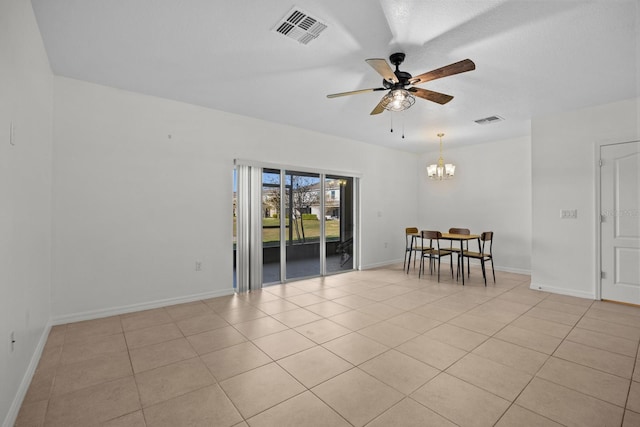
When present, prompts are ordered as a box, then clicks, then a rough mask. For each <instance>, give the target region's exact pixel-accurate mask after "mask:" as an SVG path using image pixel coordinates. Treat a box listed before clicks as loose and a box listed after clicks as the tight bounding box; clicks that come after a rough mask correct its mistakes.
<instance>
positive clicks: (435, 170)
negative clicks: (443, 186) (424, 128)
mask: <svg viewBox="0 0 640 427" xmlns="http://www.w3.org/2000/svg"><path fill="white" fill-rule="evenodd" d="M443 136H444V133H439V134H438V138H440V158H439V159H438V163H436V164H433V165H429V166H427V176H428V177H429V179H433V180H435V181H442V180H445V179H450V178H453V176H454V175H455V173H456V166H455V165H454V164H452V163H445V162H444V159H443V158H442V137H443Z"/></svg>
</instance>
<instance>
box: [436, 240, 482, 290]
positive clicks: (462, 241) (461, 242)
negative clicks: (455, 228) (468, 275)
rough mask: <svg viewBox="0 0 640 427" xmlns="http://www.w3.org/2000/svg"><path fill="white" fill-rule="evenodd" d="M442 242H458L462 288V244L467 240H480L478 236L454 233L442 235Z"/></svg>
mask: <svg viewBox="0 0 640 427" xmlns="http://www.w3.org/2000/svg"><path fill="white" fill-rule="evenodd" d="M441 239H442V240H451V241H456V242H460V255H459V257H460V259H462V262H461V263H460V264H461V265H462V267H461V268H462V270H461V272H462V286H464V242H465V241H467V242H468V241H469V240H476V239H478V240H479V239H480V235H479V234H454V233H442V237H441ZM451 262H453V259H452V260H451Z"/></svg>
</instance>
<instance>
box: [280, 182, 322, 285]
mask: <svg viewBox="0 0 640 427" xmlns="http://www.w3.org/2000/svg"><path fill="white" fill-rule="evenodd" d="M320 183H321V180H320V175H319V174H316V173H305V172H295V171H286V172H285V184H286V185H285V188H284V194H283V196H284V206H285V212H286V216H285V218H284V221H285V224H286V233H285V234H286V238H285V242H286V266H285V271H286V275H285V278H286V279H287V280H288V279H299V278H302V277H312V276H319V275H320V236H321V234H322V232H321V231H322V230H321V229H320V228H321V225H322V223H321V219H322V212H321V203H320V202H321V194H322V193H321V185H320Z"/></svg>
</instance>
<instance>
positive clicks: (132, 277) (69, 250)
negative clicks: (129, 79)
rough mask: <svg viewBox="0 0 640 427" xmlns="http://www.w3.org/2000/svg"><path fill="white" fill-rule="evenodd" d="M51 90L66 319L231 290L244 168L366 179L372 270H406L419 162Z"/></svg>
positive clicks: (90, 92) (366, 261)
mask: <svg viewBox="0 0 640 427" xmlns="http://www.w3.org/2000/svg"><path fill="white" fill-rule="evenodd" d="M54 81H55V90H54V92H55V96H54V100H55V102H54V114H55V116H54V123H55V125H54V147H55V150H54V184H53V189H54V190H53V191H54V196H55V197H54V203H53V206H54V207H53V219H54V221H53V222H54V267H53V316H54V320H55V321H56V322H63V321H68V320H75V319H79V318H83V317H94V316H95V315H96V314H97V313H98V314H99V313H101V312H102V313H103V314H108V313H113V312H118V310H120V311H126V310H131V309H133V308H141V307H143V306H149V305H148V303H157V302H161V301H164V300H175V299H179V298H192V297H195V296H198V295H212V296H213V295H222V294H226V293H229V292H231V289H232V288H231V287H232V243H231V239H232V171H233V159H234V158H242V159H254V160H259V161H264V162H273V163H281V164H287V165H299V166H300V167H310V168H319V169H329V170H334V171H347V172H348V171H352V172H358V173H361V174H362V181H361V183H362V185H361V188H362V249H363V255H362V264H363V267H365V268H366V267H370V266H374V265H378V264H384V263H388V262H389V260H395V259H401V257H402V255H403V245H404V235H403V227H404V226H405V224H410V223H414V222H416V221H417V209H416V201H415V199H416V197H415V195H416V194H417V189H418V185H417V181H416V161H417V156H416V155H414V154H409V153H404V152H400V151H395V150H389V149H385V148H380V147H375V146H372V145H368V144H364V143H360V142H356V141H351V140H345V139H341V138H337V137H332V136H328V135H322V134H318V133H314V132H309V131H305V130H301V129H297V128H292V127H288V126H283V125H279V124H274V123H269V122H264V121H259V120H255V119H250V118H247V117H242V116H237V115H233V114H228V113H224V112H220V111H214V110H209V109H205V108H201V107H197V106H193V105H188V104H184V103H179V102H174V101H169V100H165V99H160V98H154V97H150V96H145V95H140V94H135V93H131V92H126V91H121V90H117V89H112V88H108V87H104V86H99V85H95V84H90V83H86V82H81V81H77V80H72V79H67V78H62V77H55V79H54ZM169 135H171V138H169ZM385 242H386V243H387V244H388V245H387V247H386V248H385ZM196 260H201V261H202V271H201V272H196V271H194V270H195V268H194V265H195V261H196Z"/></svg>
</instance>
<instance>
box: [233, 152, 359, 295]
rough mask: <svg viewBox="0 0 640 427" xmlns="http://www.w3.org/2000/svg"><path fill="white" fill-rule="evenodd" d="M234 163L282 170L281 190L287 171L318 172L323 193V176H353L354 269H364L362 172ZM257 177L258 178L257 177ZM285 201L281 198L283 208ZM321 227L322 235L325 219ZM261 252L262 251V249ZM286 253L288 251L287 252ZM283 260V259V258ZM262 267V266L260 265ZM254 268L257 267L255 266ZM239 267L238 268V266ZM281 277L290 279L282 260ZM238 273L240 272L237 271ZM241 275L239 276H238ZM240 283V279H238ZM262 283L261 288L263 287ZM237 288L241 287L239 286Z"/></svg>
mask: <svg viewBox="0 0 640 427" xmlns="http://www.w3.org/2000/svg"><path fill="white" fill-rule="evenodd" d="M233 163H234V167H236V166H238V165H244V166H250V167H255V168H261V169H277V170H280V171H281V175H280V176H281V179H280V183H281V187H280V188H281V191H282V190H283V189H284V186H285V184H284V181H283V179H282V178H283V176H282V174H283V173H286V171H298V172H307V173H316V174H318V175H319V176H320V177H321V179H320V181H321V191H323V193H322V194H324V179H323V177H326V176H327V175H338V176H345V177H350V178H353V195H352V197H353V215H354V221H355V228H354V230H353V233H354V243H355V244H354V245H353V260H354V264H353V270H354V271H359V270H362V239H361V236H362V218H361V212H362V209H361V203H362V201H361V198H360V194H361V191H360V186H361V180H362V174H361V173H359V172H353V171H338V170H331V169H319V168H313V167H306V166H300V165H297V166H296V165H289V164H283V163H270V162H263V161H258V160H250V159H243V158H236V159H234V160H233ZM256 179H257V178H256ZM254 186H257V184H255V183H254ZM259 188H260V193H262V173H260V186H259ZM322 199H324V197H322ZM283 203H284V201H283V200H282V198H281V209H283V206H282V205H283ZM322 206H324V201H323V202H322ZM282 212H284V211H282ZM260 220H261V218H260ZM321 227H322V230H321V231H322V235H324V221H322V222H321ZM280 230H281V239H282V237H283V236H282V234H283V230H284V227H282V224H281V227H280ZM260 239H262V236H260ZM322 240H323V241H324V239H322ZM254 246H257V241H256V242H255V244H254ZM280 246H281V251H282V248H283V247H284V245H283V244H282V240H281V245H280ZM260 247H262V245H260ZM325 251H326V248H325V245H324V244H321V254H324V255H326V252H325ZM260 252H261V251H260ZM238 254H239V252H238V251H237V250H236V256H238ZM285 255H286V253H285ZM281 257H282V252H281ZM281 261H282V259H281ZM321 262H322V263H324V262H325V259H324V256H323V257H321ZM260 263H262V260H261V259H260ZM260 267H262V266H260ZM322 267H323V266H322V265H321V270H320V271H321V275H320V276H319V277H324V276H322V271H323V270H324V268H322ZM253 268H256V267H255V266H254V267H253ZM237 269H238V268H237ZM280 272H281V277H280V280H281V282H280V283H287V282H288V281H289V280H284V277H285V276H282V273H283V268H282V262H281V270H280ZM284 273H285V274H286V271H284ZM339 273H341V272H334V273H330V274H327V275H326V276H329V275H333V274H339ZM236 274H238V273H236ZM238 277H239V276H238ZM301 279H303V278H296V279H291V280H290V281H295V280H301ZM261 282H262V280H261ZM238 283H239V281H238ZM262 285H263V284H262V283H261V284H260V288H262ZM236 289H240V288H239V287H238V288H236Z"/></svg>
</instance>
